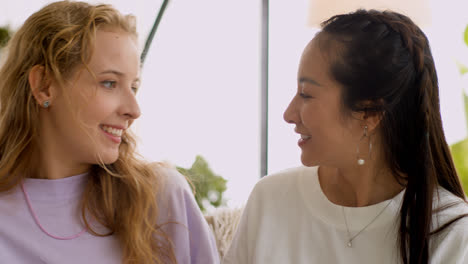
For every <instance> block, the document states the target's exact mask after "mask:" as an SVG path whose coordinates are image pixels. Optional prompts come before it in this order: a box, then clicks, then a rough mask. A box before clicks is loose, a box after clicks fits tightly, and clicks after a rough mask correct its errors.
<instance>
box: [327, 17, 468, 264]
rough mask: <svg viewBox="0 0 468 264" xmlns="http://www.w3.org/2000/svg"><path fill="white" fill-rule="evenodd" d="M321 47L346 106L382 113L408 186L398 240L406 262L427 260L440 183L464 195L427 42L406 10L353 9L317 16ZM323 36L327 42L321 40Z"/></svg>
mask: <svg viewBox="0 0 468 264" xmlns="http://www.w3.org/2000/svg"><path fill="white" fill-rule="evenodd" d="M318 39H319V43H320V48H321V49H322V51H325V53H326V54H327V55H328V58H329V61H330V74H331V76H332V77H333V78H334V79H335V80H336V81H338V82H339V83H340V84H341V85H342V87H343V91H342V101H343V105H344V107H345V109H349V110H351V111H355V112H363V111H364V112H374V113H379V114H381V115H382V120H381V123H380V127H381V133H382V135H381V138H382V149H383V150H384V157H385V160H386V163H387V165H388V166H389V168H390V170H391V171H392V173H393V174H394V175H396V178H397V181H398V182H399V183H401V184H402V185H403V186H405V187H406V191H405V194H404V197H403V203H402V206H401V211H400V216H399V218H400V224H399V232H398V245H397V246H398V247H399V251H400V255H401V260H402V262H403V263H405V264H408V263H410V264H421V263H428V262H429V258H430V256H429V249H428V248H429V239H430V236H431V235H432V234H434V233H437V232H439V231H441V230H442V229H444V228H445V227H447V226H448V225H450V224H451V223H453V222H454V221H456V220H457V219H459V218H461V217H463V216H459V217H457V218H456V219H453V220H452V221H450V222H449V223H446V224H445V225H443V226H441V227H440V228H439V229H437V230H431V225H432V215H433V211H434V210H433V197H434V193H435V191H436V190H437V187H438V186H442V187H443V188H445V189H446V190H448V191H449V192H451V193H452V194H454V195H456V196H458V197H460V198H461V199H463V200H465V195H464V193H463V189H462V186H461V184H460V181H459V178H458V175H457V173H456V170H455V166H454V164H453V161H452V158H451V155H450V150H449V147H448V145H447V142H446V140H445V136H444V132H443V129H442V121H441V117H440V107H439V87H438V81H437V74H436V69H435V66H434V61H433V58H432V54H431V50H430V47H429V42H428V40H427V37H426V36H425V35H424V33H423V32H422V31H421V30H420V29H419V27H418V26H416V25H415V24H414V23H413V22H412V21H411V20H410V19H409V18H408V17H406V16H404V15H401V14H398V13H395V12H391V11H385V12H380V11H376V10H369V11H366V10H358V11H356V12H354V13H350V14H345V15H337V16H334V17H332V18H330V19H329V20H327V21H325V22H323V23H322V31H321V32H320V33H319V34H318ZM325 44H326V45H325Z"/></svg>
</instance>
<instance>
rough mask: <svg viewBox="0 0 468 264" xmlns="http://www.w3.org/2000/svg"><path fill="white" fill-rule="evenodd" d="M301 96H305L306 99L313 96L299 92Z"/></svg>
mask: <svg viewBox="0 0 468 264" xmlns="http://www.w3.org/2000/svg"><path fill="white" fill-rule="evenodd" d="M299 96H300V97H302V98H304V99H309V98H312V96H309V95H307V94H305V93H299Z"/></svg>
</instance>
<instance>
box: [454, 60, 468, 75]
mask: <svg viewBox="0 0 468 264" xmlns="http://www.w3.org/2000/svg"><path fill="white" fill-rule="evenodd" d="M456 64H457V66H458V70H459V71H460V74H461V75H463V74H465V73H468V67H466V66H465V65H463V64H461V63H460V62H458V61H456Z"/></svg>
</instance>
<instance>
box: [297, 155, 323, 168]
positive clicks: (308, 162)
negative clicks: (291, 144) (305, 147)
mask: <svg viewBox="0 0 468 264" xmlns="http://www.w3.org/2000/svg"><path fill="white" fill-rule="evenodd" d="M301 162H302V165H304V166H306V167H314V166H318V165H319V164H318V162H317V160H316V159H313V158H311V157H307V156H306V155H304V154H302V155H301Z"/></svg>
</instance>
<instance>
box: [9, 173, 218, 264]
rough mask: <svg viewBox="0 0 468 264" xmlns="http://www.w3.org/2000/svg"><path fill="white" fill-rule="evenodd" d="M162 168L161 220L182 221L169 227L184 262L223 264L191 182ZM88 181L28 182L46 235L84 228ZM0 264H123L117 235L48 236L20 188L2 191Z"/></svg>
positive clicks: (76, 178) (79, 177)
mask: <svg viewBox="0 0 468 264" xmlns="http://www.w3.org/2000/svg"><path fill="white" fill-rule="evenodd" d="M158 170H159V172H160V174H161V175H162V176H163V180H164V181H163V184H164V186H163V189H162V192H161V193H160V194H159V196H158V204H159V207H160V208H159V210H160V211H159V219H158V220H157V222H158V223H160V224H162V223H166V222H171V221H172V222H177V223H178V224H168V225H164V227H163V229H164V230H165V232H166V234H168V236H169V237H170V238H171V240H172V242H173V245H174V249H175V254H176V258H177V261H178V263H179V264H185V263H197V264H198V263H199V264H211V263H219V256H218V253H217V249H216V243H215V241H214V238H213V235H212V233H211V231H210V230H209V227H208V225H207V223H206V222H205V220H204V218H203V215H202V214H201V212H200V210H199V209H198V206H197V204H196V202H195V199H194V197H193V195H192V193H191V190H190V188H189V185H188V184H187V182H186V180H185V179H184V178H183V176H182V175H180V174H179V173H178V172H177V171H176V170H174V169H169V168H160V169H158ZM86 177H88V176H87V175H86V174H82V175H76V176H72V177H67V178H64V179H58V180H44V179H26V180H25V182H24V187H25V189H26V192H27V193H28V195H29V198H30V201H31V204H32V207H33V209H34V211H35V212H36V214H37V217H38V219H39V221H40V223H41V225H42V226H43V227H44V229H45V230H46V231H48V232H49V233H51V234H53V235H55V236H63V237H66V236H70V235H73V234H76V233H79V232H80V231H81V230H82V228H83V227H82V225H81V223H80V220H79V219H80V217H79V211H80V210H79V209H78V203H79V200H80V198H81V195H82V192H83V188H84V184H85V182H86ZM98 231H101V232H105V231H106V230H105V229H104V228H100V229H99V228H98ZM0 263H8V264H36V263H38V264H41V263H47V264H74V263H76V264H78V263H79V264H82V263H86V264H94V263H97V264H120V263H122V255H121V250H120V248H119V244H118V242H117V239H116V238H115V237H114V236H106V237H98V236H94V235H91V234H89V233H84V234H83V235H81V236H79V237H77V238H75V239H72V240H57V239H54V238H52V237H50V236H48V235H46V234H45V233H44V232H43V231H42V230H41V229H40V228H39V227H38V225H37V224H36V222H35V221H34V219H33V217H32V215H31V212H30V211H29V209H28V206H27V204H26V201H25V197H24V194H23V193H22V191H21V189H20V188H19V187H18V188H15V189H14V190H12V191H11V192H7V193H0Z"/></svg>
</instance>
